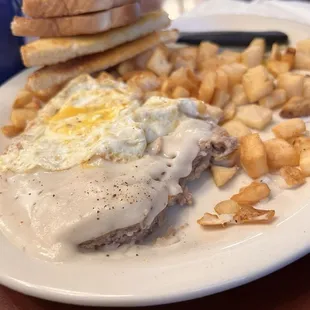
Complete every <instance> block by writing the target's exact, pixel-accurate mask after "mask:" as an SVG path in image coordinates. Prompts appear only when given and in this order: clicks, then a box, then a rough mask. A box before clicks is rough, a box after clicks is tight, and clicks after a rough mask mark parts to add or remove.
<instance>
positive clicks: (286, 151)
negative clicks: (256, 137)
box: [265, 138, 299, 170]
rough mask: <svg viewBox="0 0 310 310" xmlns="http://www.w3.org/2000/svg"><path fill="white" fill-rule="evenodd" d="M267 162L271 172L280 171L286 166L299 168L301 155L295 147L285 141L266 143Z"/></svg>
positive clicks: (276, 140)
mask: <svg viewBox="0 0 310 310" xmlns="http://www.w3.org/2000/svg"><path fill="white" fill-rule="evenodd" d="M265 149H266V153H267V162H268V166H269V168H270V169H271V170H278V169H280V168H282V167H285V166H290V167H294V166H298V164H299V154H298V153H297V152H296V150H295V149H294V147H293V146H292V145H290V144H289V143H288V142H287V141H285V140H283V139H278V138H275V139H271V140H267V141H265Z"/></svg>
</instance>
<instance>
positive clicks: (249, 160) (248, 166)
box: [240, 134, 269, 179]
mask: <svg viewBox="0 0 310 310" xmlns="http://www.w3.org/2000/svg"><path fill="white" fill-rule="evenodd" d="M240 162H241V165H242V167H243V169H244V170H245V171H246V173H247V174H248V175H249V176H250V177H251V178H253V179H256V178H259V177H261V176H263V175H264V174H266V173H268V172H269V168H268V165H267V153H266V150H265V145H264V143H263V141H262V140H261V138H260V137H259V135H258V134H251V135H247V136H244V137H242V138H241V140H240Z"/></svg>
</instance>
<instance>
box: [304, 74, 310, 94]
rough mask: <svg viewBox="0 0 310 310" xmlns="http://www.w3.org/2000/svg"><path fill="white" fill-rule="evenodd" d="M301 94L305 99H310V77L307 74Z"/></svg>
mask: <svg viewBox="0 0 310 310" xmlns="http://www.w3.org/2000/svg"><path fill="white" fill-rule="evenodd" d="M303 96H304V97H305V98H307V99H310V77H308V76H307V77H306V78H305V80H304V90H303Z"/></svg>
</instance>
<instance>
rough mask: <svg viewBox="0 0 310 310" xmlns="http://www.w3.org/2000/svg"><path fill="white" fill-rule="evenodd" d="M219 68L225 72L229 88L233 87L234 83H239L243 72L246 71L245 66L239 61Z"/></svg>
mask: <svg viewBox="0 0 310 310" xmlns="http://www.w3.org/2000/svg"><path fill="white" fill-rule="evenodd" d="M220 68H221V69H222V70H223V71H224V72H225V73H226V74H227V77H228V87H229V88H233V86H234V85H236V84H240V83H241V81H242V77H243V75H244V73H245V72H246V71H247V67H246V66H244V65H243V64H239V63H233V64H230V65H223V66H221V67H220Z"/></svg>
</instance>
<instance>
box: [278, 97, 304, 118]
mask: <svg viewBox="0 0 310 310" xmlns="http://www.w3.org/2000/svg"><path fill="white" fill-rule="evenodd" d="M280 116H281V117H283V118H294V117H303V116H310V99H304V98H302V97H292V98H291V99H290V100H289V101H288V102H287V103H286V104H285V105H284V106H283V108H282V110H281V112H280Z"/></svg>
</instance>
